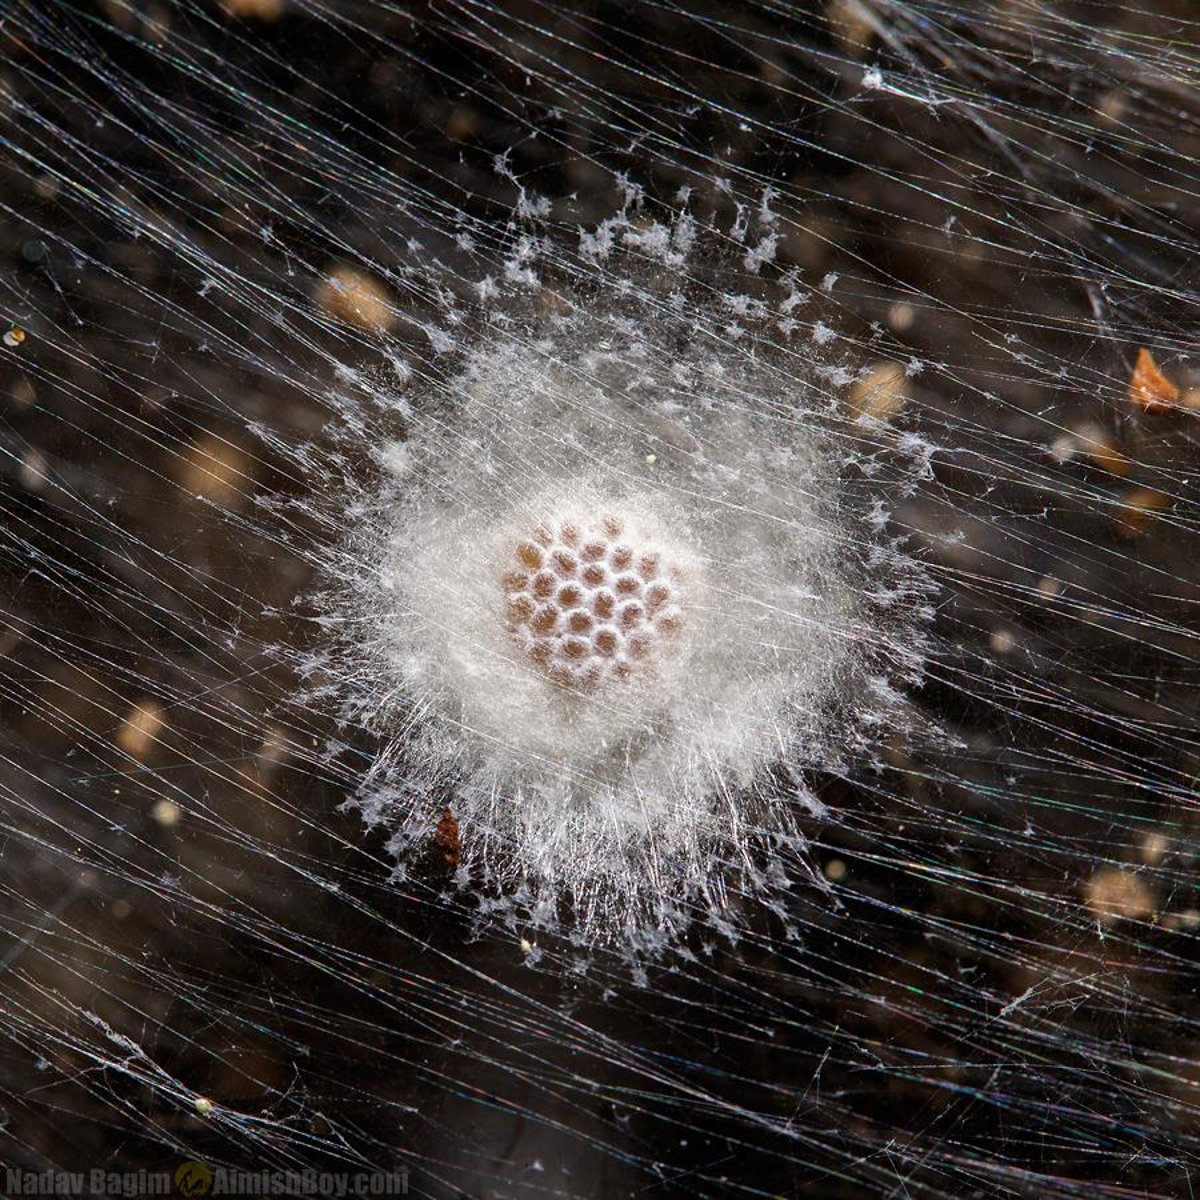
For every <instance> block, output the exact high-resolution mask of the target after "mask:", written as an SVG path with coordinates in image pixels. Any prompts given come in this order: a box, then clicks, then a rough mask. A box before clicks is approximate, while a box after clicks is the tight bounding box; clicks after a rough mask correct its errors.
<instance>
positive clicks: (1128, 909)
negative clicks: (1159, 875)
mask: <svg viewBox="0 0 1200 1200" xmlns="http://www.w3.org/2000/svg"><path fill="white" fill-rule="evenodd" d="M1083 899H1084V903H1085V904H1087V906H1088V908H1089V909H1090V910H1091V913H1092V916H1093V917H1095V919H1096V920H1097V921H1101V922H1103V923H1104V924H1105V925H1112V924H1115V923H1116V922H1117V921H1146V920H1149V919H1150V918H1151V917H1153V916H1154V911H1155V903H1154V894H1153V893H1152V892H1151V891H1150V889H1149V888H1148V887H1147V886H1146V884H1145V883H1144V882H1143V881H1142V880H1141V879H1140V878H1139V877H1138V876H1137V875H1135V874H1134V873H1133V872H1132V871H1126V870H1124V869H1123V868H1121V867H1101V868H1100V869H1099V870H1098V871H1096V873H1095V874H1094V875H1093V876H1092V877H1091V879H1089V880H1088V881H1087V883H1085V884H1084V885H1083Z"/></svg>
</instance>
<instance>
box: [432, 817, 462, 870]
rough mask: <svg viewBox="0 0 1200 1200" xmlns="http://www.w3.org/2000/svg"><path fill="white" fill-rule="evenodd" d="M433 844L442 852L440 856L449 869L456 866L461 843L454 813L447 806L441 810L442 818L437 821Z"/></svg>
mask: <svg viewBox="0 0 1200 1200" xmlns="http://www.w3.org/2000/svg"><path fill="white" fill-rule="evenodd" d="M433 841H434V845H436V846H437V847H438V849H439V850H441V852H442V857H443V858H445V860H446V866H448V867H449V868H450V869H451V870H453V869H454V868H455V867H457V866H458V855H459V848H460V845H461V840H460V835H459V830H458V821H457V820H456V819H455V817H454V814H453V813H452V812H451V811H450V810H449V809H448V808H447V809H445V810H443V812H442V819H441V820H440V821H438V824H437V830H436V831H435V833H434V835H433Z"/></svg>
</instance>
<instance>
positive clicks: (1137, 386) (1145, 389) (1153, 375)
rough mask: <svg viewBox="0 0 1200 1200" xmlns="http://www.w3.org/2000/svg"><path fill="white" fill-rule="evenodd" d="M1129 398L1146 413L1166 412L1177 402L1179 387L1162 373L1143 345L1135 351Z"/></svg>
mask: <svg viewBox="0 0 1200 1200" xmlns="http://www.w3.org/2000/svg"><path fill="white" fill-rule="evenodd" d="M1129 399H1130V400H1132V401H1133V403H1134V404H1136V405H1138V406H1139V407H1141V408H1142V409H1143V410H1144V411H1145V412H1148V413H1161V412H1167V411H1168V410H1169V409H1171V408H1174V407H1175V405H1176V404H1178V403H1179V388H1177V387H1176V386H1175V384H1173V383H1172V382H1171V381H1170V380H1169V379H1168V378H1167V377H1166V376H1165V375H1164V374H1163V373H1162V371H1161V370H1160V369H1159V366H1158V363H1156V362H1155V361H1154V355H1153V354H1151V353H1150V351H1149V350H1147V349H1146V348H1145V346H1143V347H1142V348H1141V349H1140V350H1139V351H1138V352H1137V359H1136V361H1135V362H1134V364H1133V375H1132V376H1131V377H1130V380H1129Z"/></svg>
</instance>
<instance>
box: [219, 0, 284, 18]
mask: <svg viewBox="0 0 1200 1200" xmlns="http://www.w3.org/2000/svg"><path fill="white" fill-rule="evenodd" d="M284 7H285V5H284V0H225V11H226V12H227V13H228V14H229V15H230V16H231V17H249V18H252V19H254V20H256V21H278V20H279V18H280V17H282V16H283V11H284Z"/></svg>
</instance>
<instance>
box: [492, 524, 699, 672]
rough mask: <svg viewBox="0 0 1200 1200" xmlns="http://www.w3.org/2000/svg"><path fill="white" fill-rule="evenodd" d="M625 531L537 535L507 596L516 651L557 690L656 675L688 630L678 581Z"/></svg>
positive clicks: (546, 529)
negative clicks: (655, 670) (643, 674)
mask: <svg viewBox="0 0 1200 1200" xmlns="http://www.w3.org/2000/svg"><path fill="white" fill-rule="evenodd" d="M635 541H636V539H634V538H631V537H628V536H626V530H625V525H624V523H623V522H622V521H621V520H619V519H618V518H617V517H614V516H611V515H609V516H604V517H601V518H600V519H599V520H597V521H595V522H592V523H590V524H589V523H584V522H581V521H570V520H568V521H563V522H561V523H558V527H557V529H552V528H551V527H550V526H549V525H546V524H541V525H538V526H537V527H536V528H535V529H534V530H533V532H532V534H531V536H530V537H529V538H527V539H525V540H524V541H521V542H519V543H518V544H517V546H516V548H515V551H514V556H513V557H514V563H515V565H513V567H512V569H510V570H506V571H505V572H504V575H503V578H502V581H501V582H502V586H503V590H504V593H505V597H506V604H505V615H506V619H507V622H508V627H509V630H510V631H511V632H512V634H513V637H514V638H515V639H516V641H517V644H518V645H520V646H521V648H522V649H523V650H524V651H525V653H526V654H527V655H528V657H529V659H530V660H531V661H532V662H534V663H536V664H537V666H539V667H540V668H541V669H542V670H544V671H545V672H546V674H547V675H548V676H549V677H550V678H551V679H552V680H553V681H554V682H555V683H558V684H562V685H564V686H568V687H574V688H578V689H590V688H594V687H596V686H597V685H599V684H602V683H605V682H607V681H609V680H611V679H627V678H629V677H630V676H632V675H634V674H635V673H636V672H642V671H646V670H650V669H652V668H653V664H654V663H655V661H656V660H658V659H660V658H661V657H662V656H663V655H664V654H665V653H667V651H668V648H669V647H670V645H671V644H672V642H673V641H674V639H675V638H676V637H677V636H678V634H679V633H680V631H681V630H682V628H683V614H682V612H681V610H680V606H679V599H680V592H681V583H682V575H681V572H680V571H679V569H678V568H677V567H675V566H673V565H672V564H671V563H670V562H668V561H667V560H666V558H665V556H664V554H663V552H662V551H661V550H660V549H659V548H658V547H656V546H654V545H653V544H649V543H645V542H643V543H642V544H640V545H639V544H635Z"/></svg>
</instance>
